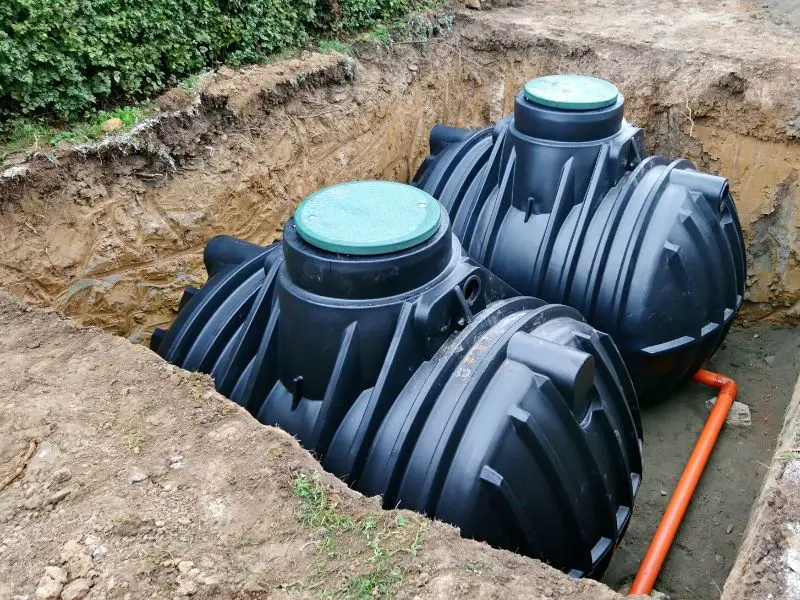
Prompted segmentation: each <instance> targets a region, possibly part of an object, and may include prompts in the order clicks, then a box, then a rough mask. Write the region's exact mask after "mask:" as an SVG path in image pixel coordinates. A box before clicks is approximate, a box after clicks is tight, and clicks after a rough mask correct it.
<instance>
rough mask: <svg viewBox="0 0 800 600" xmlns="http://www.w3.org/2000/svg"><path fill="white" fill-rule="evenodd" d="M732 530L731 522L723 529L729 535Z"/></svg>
mask: <svg viewBox="0 0 800 600" xmlns="http://www.w3.org/2000/svg"><path fill="white" fill-rule="evenodd" d="M732 531H733V524H730V525H728V528H727V529H726V530H725V533H727V534H728V535H730V534H731V532H732Z"/></svg>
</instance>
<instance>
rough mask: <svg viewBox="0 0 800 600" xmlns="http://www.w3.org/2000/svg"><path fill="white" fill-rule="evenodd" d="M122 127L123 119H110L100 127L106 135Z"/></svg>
mask: <svg viewBox="0 0 800 600" xmlns="http://www.w3.org/2000/svg"><path fill="white" fill-rule="evenodd" d="M120 127H122V119H119V118H117V117H114V118H113V119H108V121H103V123H102V124H101V125H100V129H102V130H103V131H104V132H105V133H109V132H111V131H114V130H115V129H119V128H120Z"/></svg>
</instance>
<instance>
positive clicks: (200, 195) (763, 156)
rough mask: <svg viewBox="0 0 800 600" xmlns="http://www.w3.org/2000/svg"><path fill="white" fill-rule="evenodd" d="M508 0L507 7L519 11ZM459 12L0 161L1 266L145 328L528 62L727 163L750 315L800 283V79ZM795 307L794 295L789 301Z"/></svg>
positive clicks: (35, 295)
mask: <svg viewBox="0 0 800 600" xmlns="http://www.w3.org/2000/svg"><path fill="white" fill-rule="evenodd" d="M507 10H512V9H507ZM495 15H500V16H502V11H498V12H497V13H486V14H480V13H471V14H470V15H469V16H464V15H462V16H461V17H459V19H458V20H457V22H456V25H455V28H454V30H453V31H452V32H451V33H449V34H448V35H446V36H444V37H442V38H438V39H435V40H432V41H430V42H429V43H427V44H424V45H423V44H397V45H394V46H393V47H392V48H390V49H386V48H383V47H377V46H374V47H363V48H360V54H359V58H358V59H357V60H356V59H351V58H347V57H342V56H333V55H330V56H322V55H307V56H305V57H302V58H301V59H294V60H290V61H285V62H281V63H277V64H274V65H267V66H264V67H255V68H251V69H247V70H245V71H243V72H241V73H233V72H231V71H228V70H223V72H222V73H220V74H218V75H217V76H216V78H215V80H214V81H211V82H210V83H209V84H208V87H207V88H206V90H205V93H204V94H203V96H202V100H201V101H200V103H199V104H198V105H197V106H195V107H193V108H191V109H190V110H186V111H183V112H179V113H174V114H170V115H167V116H164V117H163V118H162V119H161V120H160V121H158V122H156V123H154V124H150V125H146V126H142V127H140V128H138V129H137V130H135V131H134V132H133V134H132V135H129V136H124V137H121V138H119V139H117V140H114V139H112V140H110V141H107V142H105V143H103V144H100V145H99V146H97V147H92V148H84V149H79V150H78V151H77V152H67V153H66V154H64V155H62V156H60V157H59V158H57V159H56V158H54V157H48V156H46V155H44V154H39V155H37V156H35V157H34V158H33V159H32V160H30V161H28V162H27V163H25V164H23V165H19V166H15V167H12V168H11V169H10V170H7V171H6V172H5V173H4V174H3V177H2V179H0V274H2V278H3V285H4V286H5V287H6V288H8V289H9V290H10V291H11V293H13V294H15V295H16V296H18V297H20V298H22V299H25V300H27V301H30V302H34V303H36V304H40V305H50V306H54V307H56V308H58V309H59V310H61V311H63V312H65V313H66V314H69V315H72V316H74V317H76V318H77V319H78V320H79V321H81V322H83V323H89V324H94V325H99V326H102V327H104V328H106V329H107V330H110V331H113V332H115V333H118V334H121V335H125V336H128V337H130V338H131V339H132V340H144V339H146V338H147V337H148V336H149V333H150V331H151V330H152V328H153V327H155V326H158V325H165V324H167V323H169V322H171V320H172V319H173V318H174V308H175V307H176V306H177V302H178V299H179V297H180V293H181V290H182V289H183V287H184V286H186V285H189V284H194V285H197V284H199V283H201V282H202V281H203V278H204V272H203V269H202V260H201V257H202V249H203V246H204V244H205V243H206V241H208V239H209V238H210V237H212V236H213V235H215V234H218V233H229V234H233V235H236V236H240V237H243V238H246V239H248V240H251V241H254V242H257V243H261V244H265V243H269V242H271V241H272V240H274V239H276V238H277V237H278V236H279V235H280V230H281V226H282V224H283V223H284V222H285V220H286V219H287V218H289V217H290V215H291V213H292V211H293V208H294V207H295V206H296V204H297V203H298V202H299V201H300V200H302V198H303V197H305V196H306V195H307V194H309V193H310V192H312V191H314V190H316V189H318V188H320V187H322V186H325V185H328V184H332V183H335V182H338V181H342V180H348V179H362V178H388V179H394V180H400V181H406V180H408V179H409V178H410V177H411V176H412V175H413V173H414V170H415V168H416V166H417V165H418V163H419V161H420V160H421V159H422V157H423V156H424V155H425V153H426V152H427V135H428V132H429V130H430V128H431V127H432V126H433V125H434V124H435V123H437V122H446V123H451V124H457V125H461V126H476V127H477V126H481V125H484V124H486V123H488V122H491V121H495V120H497V119H498V118H500V117H501V116H502V115H503V114H504V113H507V112H509V111H510V110H511V108H512V106H513V98H514V95H515V94H516V92H517V91H518V90H519V89H520V88H521V86H522V84H523V83H524V82H525V81H526V80H527V79H529V78H531V77H534V76H537V75H539V74H543V73H551V72H582V73H589V74H594V75H598V76H601V77H605V78H608V79H611V80H612V81H614V82H615V83H616V84H617V85H618V86H619V87H620V89H621V90H622V91H623V93H625V95H626V98H627V118H628V119H629V120H630V121H632V122H634V123H636V124H638V125H640V126H643V127H645V129H646V132H647V134H648V144H649V147H650V149H651V150H655V151H658V152H662V153H665V154H667V155H668V156H672V157H677V156H681V155H683V156H688V157H689V158H692V159H693V160H695V161H696V162H697V163H698V164H699V165H700V166H701V167H703V168H706V169H710V170H712V171H715V172H720V173H723V174H725V175H727V176H729V177H730V178H731V182H732V190H733V192H734V193H735V194H736V197H737V203H738V206H739V210H740V216H741V218H742V222H743V225H744V227H745V231H746V237H747V240H748V248H749V253H750V258H749V263H750V264H749V271H750V277H749V285H748V298H749V300H751V302H752V305H751V307H750V310H749V315H750V316H752V317H753V318H758V317H769V316H781V317H783V316H784V315H786V314H794V313H793V311H795V310H798V309H796V308H794V307H793V305H794V303H795V302H797V301H798V300H800V265H799V264H798V254H797V253H798V242H797V239H796V238H797V231H798V230H797V227H798V226H800V221H798V220H799V219H800V215H798V214H797V200H798V187H797V178H798V171H799V170H800V145H798V143H797V141H796V139H797V136H798V135H799V133H798V128H800V125H798V123H797V122H794V121H793V120H792V119H794V118H795V113H794V104H793V98H800V93H798V90H797V87H798V86H797V84H796V82H794V81H793V80H792V79H791V78H790V77H789V75H791V72H790V71H785V70H784V71H782V70H781V67H780V65H777V66H776V65H774V64H773V65H772V66H771V67H770V68H769V70H765V67H764V65H763V64H761V63H757V62H748V61H747V60H743V59H740V58H730V57H727V58H725V57H717V56H708V55H707V54H704V53H701V52H699V51H698V52H697V53H695V54H693V53H692V51H691V48H688V49H686V50H685V51H682V52H677V51H672V50H665V49H658V48H650V47H648V46H646V45H642V44H632V43H622V42H619V41H614V40H613V39H605V38H602V37H591V36H581V37H577V36H575V35H572V34H569V33H565V32H564V31H563V30H558V29H556V30H554V31H546V32H535V31H530V30H529V29H526V28H524V27H517V28H515V27H513V26H509V25H508V24H507V23H501V22H495V21H493V20H492V19H496V18H497V17H496V16H495ZM786 309H788V311H787V310H786Z"/></svg>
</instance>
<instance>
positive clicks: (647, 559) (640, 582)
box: [629, 369, 737, 596]
mask: <svg viewBox="0 0 800 600" xmlns="http://www.w3.org/2000/svg"><path fill="white" fill-rule="evenodd" d="M693 379H694V380H695V381H697V382H699V383H703V384H705V385H707V386H710V387H713V388H719V394H718V395H717V403H716V404H715V405H714V408H713V409H712V410H711V414H709V415H708V420H707V421H706V424H705V426H704V427H703V431H702V432H700V437H699V438H698V440H697V443H696V444H695V446H694V450H692V454H691V456H689V460H688V462H687V463H686V467H684V469H683V473H682V474H681V478H680V479H679V480H678V485H677V486H675V491H674V492H673V493H672V498H670V500H669V504H667V508H666V510H665V511H664V516H663V517H661V522H660V523H659V524H658V529H656V533H655V535H654V536H653V540H652V541H651V542H650V547H649V548H648V549H647V554H645V555H644V560H642V564H641V565H640V566H639V572H638V573H636V579H634V580H633V585H632V586H631V591H630V593H629V595H630V596H648V595H650V592H652V591H653V586H654V585H655V583H656V578H657V577H658V574H659V572H660V571H661V567H662V566H663V565H664V561H665V560H666V559H667V554H669V550H670V547H671V546H672V542H673V541H675V536H676V535H677V533H678V529H679V528H680V526H681V521H682V520H683V517H684V515H685V514H686V509H687V508H688V507H689V502H691V500H692V495H693V494H694V491H695V489H696V488H697V484H698V482H699V481H700V477H701V476H702V475H703V470H704V469H705V467H706V464H707V463H708V459H709V457H710V456H711V452H712V451H713V450H714V444H715V443H716V441H717V438H718V437H719V432H720V431H721V430H722V426H723V425H724V424H725V419H726V418H727V417H728V412H730V409H731V406H732V405H733V401H734V400H735V399H736V391H737V390H736V382H735V381H734V380H733V379H731V378H730V377H725V376H724V375H720V374H719V373H712V372H711V371H706V370H705V369H700V370H699V371H697V373H695V374H694V376H693Z"/></svg>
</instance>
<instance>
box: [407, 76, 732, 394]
mask: <svg viewBox="0 0 800 600" xmlns="http://www.w3.org/2000/svg"><path fill="white" fill-rule="evenodd" d="M623 108H624V99H623V97H622V95H621V94H620V93H619V92H618V91H617V89H616V87H614V86H613V85H612V84H610V83H608V82H606V81H603V80H599V79H595V78H591V77H583V76H550V77H542V78H539V79H535V80H533V81H530V82H528V84H527V85H526V86H525V89H524V90H523V91H522V92H520V93H519V94H518V95H517V97H516V101H515V109H514V113H513V114H512V115H509V116H508V117H506V118H505V119H503V120H502V121H501V122H500V123H498V124H497V125H496V126H494V127H489V128H486V129H483V130H480V131H470V130H463V129H456V128H452V127H445V126H436V127H435V128H434V129H433V131H432V132H431V136H430V149H431V155H430V156H429V157H428V158H427V159H426V160H425V161H424V162H423V164H422V166H421V167H420V169H419V171H418V173H417V174H416V177H415V184H416V185H417V186H419V187H421V188H422V189H424V190H425V191H427V192H428V193H430V194H431V195H433V196H434V197H435V198H437V199H438V200H439V201H440V202H441V203H442V204H443V205H444V206H445V207H446V209H447V210H448V212H449V214H450V217H451V219H452V221H453V231H454V233H455V234H456V236H457V237H458V238H459V239H460V240H461V241H462V243H463V244H464V246H465V248H466V250H467V252H468V254H469V255H470V256H471V257H473V258H474V259H475V260H477V261H478V262H480V263H481V264H483V265H485V266H486V267H487V268H489V269H490V270H491V271H492V272H493V273H494V274H496V275H498V276H499V277H500V278H502V279H504V280H505V281H506V282H508V283H509V284H510V285H512V286H513V287H515V288H516V289H518V290H519V291H520V292H522V293H523V294H529V295H531V296H536V297H540V298H543V299H544V300H546V301H548V302H558V303H563V304H567V305H570V306H573V307H575V308H577V309H578V310H579V311H581V313H583V315H584V316H585V317H586V319H587V320H588V321H589V323H591V324H592V325H593V326H594V327H596V328H597V329H599V330H601V331H605V332H607V333H609V334H610V335H611V336H612V338H613V339H614V341H615V342H616V344H617V346H618V347H619V349H620V351H621V352H622V355H623V357H624V358H625V362H626V364H627V366H628V370H629V371H630V373H631V376H632V378H633V381H634V383H635V385H636V388H637V391H638V392H639V397H640V399H646V400H647V399H657V398H660V397H663V396H665V395H666V394H668V393H669V392H670V391H672V390H673V389H674V388H675V386H676V385H677V384H678V383H679V382H680V381H682V380H683V379H685V378H686V377H687V376H688V375H691V374H692V373H693V372H694V371H696V370H697V369H698V368H699V367H700V366H701V365H702V364H703V363H704V362H705V361H707V360H708V358H709V357H710V356H711V355H712V354H713V352H714V351H715V350H716V349H717V348H718V346H719V345H720V343H721V342H722V339H723V338H724V337H725V334H726V333H727V331H728V328H729V327H730V324H731V322H732V320H733V317H734V315H735V313H736V311H737V310H738V309H739V307H740V305H741V303H742V299H743V295H744V284H745V272H746V271H745V254H744V240H743V237H742V231H741V227H740V225H739V220H738V216H737V214H736V208H735V206H734V203H733V200H732V198H731V195H730V193H729V190H728V182H727V180H726V179H725V178H723V177H718V176H715V175H709V174H705V173H701V172H698V171H696V170H695V169H694V168H693V166H692V165H691V163H689V162H688V161H685V160H676V161H674V162H668V161H667V160H665V159H663V158H662V157H660V156H650V157H648V156H647V154H646V152H645V150H644V141H643V140H644V138H643V133H642V130H641V129H639V128H638V127H634V126H632V125H630V124H628V123H627V122H626V121H625V120H624V118H623Z"/></svg>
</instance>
